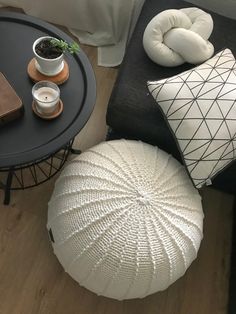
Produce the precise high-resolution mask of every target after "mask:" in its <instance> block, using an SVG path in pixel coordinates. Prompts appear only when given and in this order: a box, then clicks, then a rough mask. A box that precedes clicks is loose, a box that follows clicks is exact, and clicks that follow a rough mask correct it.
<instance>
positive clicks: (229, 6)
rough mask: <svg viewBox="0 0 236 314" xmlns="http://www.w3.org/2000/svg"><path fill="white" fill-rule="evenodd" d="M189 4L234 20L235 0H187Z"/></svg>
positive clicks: (235, 15)
mask: <svg viewBox="0 0 236 314" xmlns="http://www.w3.org/2000/svg"><path fill="white" fill-rule="evenodd" d="M187 1H188V2H190V3H193V4H196V5H199V6H201V7H203V8H206V9H209V10H212V11H214V12H216V13H219V14H221V15H225V16H228V17H231V18H233V19H236V0H187Z"/></svg>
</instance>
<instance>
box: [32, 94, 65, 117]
mask: <svg viewBox="0 0 236 314" xmlns="http://www.w3.org/2000/svg"><path fill="white" fill-rule="evenodd" d="M32 109H33V112H34V113H35V114H36V115H37V116H39V117H40V118H42V119H46V120H51V119H55V118H56V117H58V116H59V115H60V114H61V113H62V111H63V102H62V101H61V99H60V100H59V102H58V106H57V108H56V110H54V111H53V112H52V113H50V114H42V113H40V112H38V110H37V107H36V104H35V101H33V102H32Z"/></svg>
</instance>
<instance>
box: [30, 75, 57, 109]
mask: <svg viewBox="0 0 236 314" xmlns="http://www.w3.org/2000/svg"><path fill="white" fill-rule="evenodd" d="M32 95H33V99H34V103H35V107H36V110H37V111H38V113H40V114H42V115H51V114H53V113H54V112H55V110H56V109H57V106H58V104H59V100H60V89H59V87H58V86H57V85H56V84H55V83H53V82H49V81H40V82H38V83H36V84H35V85H34V86H33V88H32Z"/></svg>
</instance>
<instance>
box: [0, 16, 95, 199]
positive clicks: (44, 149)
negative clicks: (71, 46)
mask: <svg viewBox="0 0 236 314" xmlns="http://www.w3.org/2000/svg"><path fill="white" fill-rule="evenodd" d="M45 35H50V36H54V37H57V38H60V39H63V40H66V41H68V42H72V41H73V40H72V39H71V38H70V37H69V36H68V35H67V34H65V33H64V32H62V31H61V30H59V29H58V28H56V27H54V26H52V25H51V24H49V23H46V22H43V21H41V20H40V19H36V18H34V17H30V16H27V15H24V14H19V13H12V12H3V13H0V38H1V49H0V72H2V73H3V74H4V76H5V77H6V78H7V80H8V81H9V83H10V84H11V85H12V87H13V88H14V89H15V91H16V93H17V94H18V96H19V97H20V98H21V99H22V102H23V105H24V114H23V115H22V117H20V118H18V119H17V120H14V121H12V122H10V123H8V124H6V125H4V126H1V128H0V172H1V173H6V174H7V175H6V180H5V182H3V181H1V186H0V187H1V188H3V189H4V190H5V200H4V203H5V204H7V203H9V197H10V190H12V189H25V188H28V187H32V186H35V185H38V184H40V183H42V182H44V181H46V180H48V179H49V178H51V177H52V176H53V175H54V174H55V173H56V172H57V171H58V170H60V169H61V167H62V166H63V164H64V162H65V161H66V159H67V156H68V154H69V152H70V149H71V147H72V143H73V139H74V137H75V135H76V134H78V133H79V132H80V131H81V129H82V128H83V126H84V125H85V123H86V122H87V120H88V118H89V116H90V114H91V113H92V110H93V108H94V104H95V98H96V81H95V76H94V72H93V69H92V67H91V64H90V62H89V60H88V58H87V57H86V55H85V53H84V52H83V51H80V52H79V53H78V54H75V55H66V57H65V58H66V61H67V63H68V65H69V70H70V74H69V79H68V80H67V81H66V82H65V83H64V84H62V85H60V91H61V100H62V101H63V104H64V110H63V112H62V114H61V115H60V116H59V117H57V118H56V119H53V120H43V119H41V118H39V117H37V116H36V115H35V114H34V112H33V111H32V94H31V90H32V86H33V85H34V83H33V82H32V81H31V79H30V78H29V76H28V74H27V65H28V63H29V61H30V60H31V59H32V58H33V51H32V44H33V42H34V41H35V40H36V39H37V38H38V37H41V36H45ZM26 172H28V174H27V178H29V176H30V177H31V180H29V179H27V183H26V180H25V179H24V175H25V173H26ZM25 176H26V175H25ZM29 181H31V182H29ZM13 182H14V184H13Z"/></svg>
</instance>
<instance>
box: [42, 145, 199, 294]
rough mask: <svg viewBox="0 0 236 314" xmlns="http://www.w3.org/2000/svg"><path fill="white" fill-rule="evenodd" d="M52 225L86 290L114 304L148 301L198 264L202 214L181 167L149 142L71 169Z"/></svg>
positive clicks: (96, 150) (52, 209) (97, 151)
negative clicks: (117, 300)
mask: <svg viewBox="0 0 236 314" xmlns="http://www.w3.org/2000/svg"><path fill="white" fill-rule="evenodd" d="M47 227H48V230H49V233H50V234H51V237H52V238H53V239H54V242H52V244H53V248H54V252H55V254H56V255H57V257H58V259H59V261H60V263H61V264H62V266H63V267H64V269H65V270H66V272H68V273H69V274H70V275H71V276H72V277H73V278H74V279H75V280H76V281H78V282H79V284H80V285H82V286H84V287H86V288H87V289H89V290H91V291H93V292H95V293H96V294H99V295H103V296H107V297H111V298H115V299H120V300H121V299H130V298H142V297H145V296H146V295H149V294H151V293H154V292H157V291H159V290H163V289H166V288H167V287H168V286H169V285H170V284H172V283H173V282H174V281H175V280H177V279H178V278H179V277H181V276H182V275H183V274H184V273H185V271H186V270H187V268H188V267H189V265H190V264H191V263H192V261H193V260H194V259H195V258H196V256H197V252H198V249H199V246H200V242H201V239H202V227H203V212H202V206H201V199H200V196H199V194H198V192H197V190H196V189H195V188H194V187H193V185H192V183H191V181H190V179H189V177H188V176H187V174H186V171H185V169H184V168H183V166H182V165H181V164H180V163H179V162H178V161H176V160H175V159H174V158H173V157H171V156H170V155H168V154H167V153H165V152H163V151H162V150H160V149H158V148H156V147H154V146H151V145H149V144H145V143H142V142H136V141H125V140H117V141H110V142H105V143H102V144H99V145H97V146H95V147H93V148H91V149H89V150H88V151H87V152H84V153H82V154H81V155H80V156H78V157H77V158H75V159H74V160H73V161H71V162H70V163H69V164H68V165H67V167H66V168H65V169H64V170H63V172H62V173H61V175H60V177H59V179H58V180H57V182H56V185H55V189H54V192H53V195H52V197H51V200H50V202H49V211H48V226H47Z"/></svg>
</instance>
